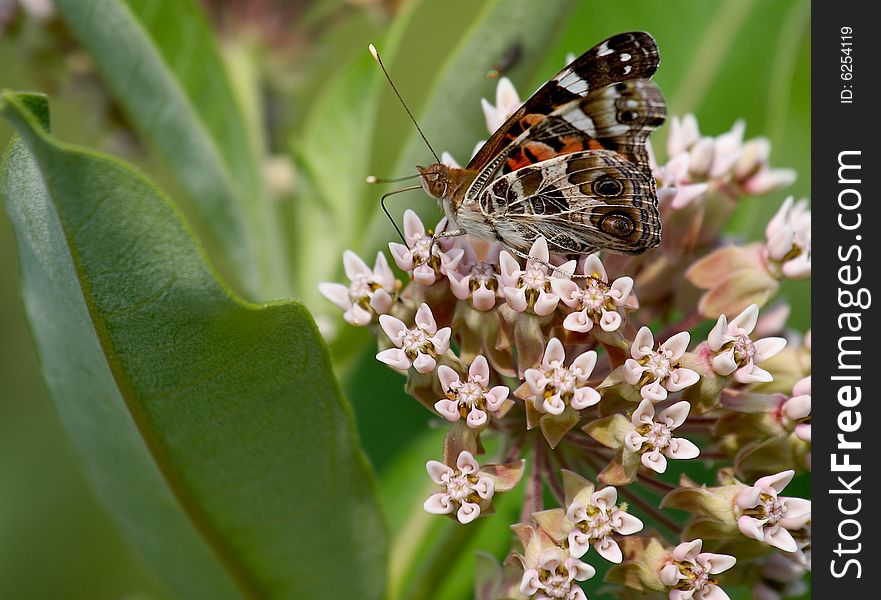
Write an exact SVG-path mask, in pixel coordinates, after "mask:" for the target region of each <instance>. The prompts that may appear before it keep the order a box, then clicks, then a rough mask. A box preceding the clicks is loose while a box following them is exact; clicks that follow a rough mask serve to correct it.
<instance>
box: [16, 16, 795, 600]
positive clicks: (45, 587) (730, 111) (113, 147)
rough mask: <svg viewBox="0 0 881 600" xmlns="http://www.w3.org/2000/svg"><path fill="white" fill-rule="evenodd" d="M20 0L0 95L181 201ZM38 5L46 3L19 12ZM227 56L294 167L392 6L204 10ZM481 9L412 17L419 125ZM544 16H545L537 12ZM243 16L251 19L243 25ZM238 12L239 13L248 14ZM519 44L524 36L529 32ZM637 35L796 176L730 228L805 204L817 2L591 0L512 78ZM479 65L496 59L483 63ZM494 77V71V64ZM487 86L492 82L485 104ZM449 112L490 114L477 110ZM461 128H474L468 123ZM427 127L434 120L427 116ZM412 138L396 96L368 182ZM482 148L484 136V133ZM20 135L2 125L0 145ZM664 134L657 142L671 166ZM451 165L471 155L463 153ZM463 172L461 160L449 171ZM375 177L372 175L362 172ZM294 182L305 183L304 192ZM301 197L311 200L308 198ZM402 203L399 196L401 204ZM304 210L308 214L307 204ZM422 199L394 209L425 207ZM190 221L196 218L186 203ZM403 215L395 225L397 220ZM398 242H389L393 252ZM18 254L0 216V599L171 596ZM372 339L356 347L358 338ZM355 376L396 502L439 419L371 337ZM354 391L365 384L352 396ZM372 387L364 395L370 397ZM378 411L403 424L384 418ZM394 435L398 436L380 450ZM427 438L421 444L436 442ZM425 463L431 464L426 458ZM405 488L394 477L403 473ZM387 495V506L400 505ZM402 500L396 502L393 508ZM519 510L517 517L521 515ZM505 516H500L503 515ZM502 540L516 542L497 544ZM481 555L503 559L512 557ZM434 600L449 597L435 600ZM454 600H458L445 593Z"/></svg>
mask: <svg viewBox="0 0 881 600" xmlns="http://www.w3.org/2000/svg"><path fill="white" fill-rule="evenodd" d="M15 4H16V2H11V1H10V0H0V87H8V88H15V89H32V90H40V91H46V92H48V93H50V95H51V102H52V111H53V126H54V132H55V134H56V135H57V136H58V137H59V139H62V140H64V141H67V142H71V143H76V144H80V145H83V146H87V147H90V148H94V149H99V150H103V151H107V152H111V153H114V154H117V155H121V156H123V157H124V158H125V159H126V160H129V161H132V162H134V163H135V164H137V165H138V166H139V167H140V168H141V169H142V170H144V171H145V172H146V173H148V174H149V175H150V177H151V178H153V180H154V181H156V182H157V183H158V184H159V185H160V187H162V188H163V189H165V190H166V191H167V192H168V193H169V194H171V195H172V196H173V197H174V196H175V193H176V191H177V189H176V186H175V184H174V182H173V181H172V179H171V177H170V176H169V174H168V173H167V172H166V170H165V168H164V167H163V166H162V165H161V164H160V163H159V161H158V159H157V158H156V157H155V156H153V155H152V154H151V153H150V151H149V150H148V149H147V148H146V147H145V145H144V144H143V143H142V142H141V141H140V140H139V139H138V138H137V135H136V134H134V133H133V132H132V131H131V129H130V128H129V126H128V124H127V122H126V120H125V117H124V116H123V114H122V113H121V112H120V110H119V109H118V107H117V106H116V105H115V103H114V102H113V99H112V97H111V96H110V95H109V93H108V92H107V90H106V88H105V86H104V84H103V82H102V80H101V78H100V77H99V76H98V75H97V74H96V73H95V71H94V67H93V65H92V63H91V60H90V58H89V57H88V55H87V54H86V53H85V52H84V51H82V50H81V49H80V48H79V47H78V45H77V44H76V42H74V41H73V40H72V38H71V37H70V35H69V34H68V33H67V32H66V31H65V28H64V25H63V23H61V22H59V21H58V20H57V19H55V18H53V17H51V15H50V16H45V17H40V16H33V15H28V14H27V13H26V11H23V10H22V9H21V7H18V8H16V7H15ZM23 4H28V5H40V4H41V3H39V2H36V3H35V2H28V3H23ZM205 4H206V6H207V7H208V14H209V15H210V18H212V19H213V22H214V23H216V25H217V28H218V32H219V36H220V39H221V42H222V44H223V47H224V49H225V50H226V51H227V53H228V54H227V55H228V56H238V55H237V54H235V52H236V51H237V50H238V49H241V48H242V47H246V48H247V49H248V56H249V57H250V59H252V60H254V61H255V62H256V63H258V64H260V65H262V67H261V68H262V72H261V73H260V76H261V77H263V78H265V79H266V80H267V82H268V84H266V85H265V98H264V100H265V109H266V113H267V118H270V117H271V120H270V121H269V122H270V123H271V130H270V135H269V136H268V142H267V143H268V144H269V145H270V146H271V150H272V152H273V153H276V154H281V155H284V154H285V153H287V152H288V151H289V149H290V147H291V144H290V141H291V140H294V141H295V140H296V137H297V134H298V132H299V128H300V127H301V126H302V124H303V122H304V119H305V116H306V115H307V114H308V113H309V111H310V109H311V104H312V102H313V101H314V99H315V98H316V97H317V96H318V92H319V90H321V88H322V86H323V84H324V83H325V82H326V81H327V78H328V73H329V72H331V71H333V70H334V69H336V68H338V67H339V66H341V65H345V64H348V63H349V62H350V61H351V60H352V59H353V58H354V57H356V56H357V55H359V54H360V53H363V52H364V48H365V47H366V44H367V43H368V42H370V41H374V40H376V39H378V38H379V37H380V36H381V35H382V34H383V33H384V32H385V31H386V30H387V29H388V26H389V22H390V19H391V16H390V15H391V14H392V13H394V12H395V10H396V9H397V7H396V6H395V3H386V4H383V3H381V2H375V3H374V2H370V1H364V2H351V3H348V2H336V1H323V2H314V3H306V2H283V1H281V0H279V1H277V2H268V1H258V0H253V1H242V2H232V1H230V2H227V3H224V2H219V1H212V2H207V1H206V2H205ZM482 5H483V3H482V2H474V1H470V0H450V1H444V2H437V1H426V2H423V3H421V4H420V5H419V6H417V7H416V8H415V12H414V13H413V16H412V21H411V23H410V25H409V26H408V28H407V29H406V32H405V34H404V36H403V39H402V42H401V50H400V52H399V53H398V58H397V59H396V60H395V61H394V62H393V64H392V65H391V68H392V71H393V75H394V77H395V80H396V81H397V83H398V85H399V87H400V88H401V91H402V93H403V94H404V96H405V98H406V99H407V100H408V102H409V103H410V105H411V106H412V107H413V108H414V110H415V112H416V114H417V115H418V114H419V107H420V106H421V105H422V104H423V102H425V101H426V99H427V98H428V95H429V93H430V92H431V89H432V85H431V84H432V81H434V79H435V77H436V76H437V73H438V72H439V71H440V70H441V68H442V66H443V64H444V61H445V57H447V56H448V55H449V54H450V53H451V52H452V51H453V50H454V48H456V46H457V43H458V41H459V40H460V39H461V37H462V36H463V35H464V33H465V32H466V31H467V30H468V28H469V26H470V25H471V23H472V22H473V21H474V19H475V16H476V15H478V14H479V13H480V11H481V9H482ZM540 6H541V4H540V3H536V10H541V8H540ZM248 7H251V9H253V10H250V11H249V10H246V9H247V8H248ZM243 15H244V16H243ZM523 27H524V29H526V28H528V27H529V23H523ZM629 29H644V30H647V31H650V32H651V33H652V34H653V35H654V36H655V37H656V39H657V40H658V45H659V47H660V50H661V56H662V62H661V67H660V70H659V71H658V74H657V76H656V80H657V82H658V84H659V85H660V87H661V89H662V90H663V91H664V93H665V95H666V97H667V100H668V103H669V105H670V113H671V114H683V113H684V112H687V111H694V112H695V113H696V114H697V116H698V119H699V122H700V125H701V131H702V133H705V134H708V135H717V134H719V133H722V132H723V131H725V130H727V129H728V128H729V127H730V126H731V124H732V123H733V122H734V121H735V120H736V119H738V118H745V119H746V121H747V137H748V138H749V137H754V136H758V135H764V136H767V137H769V138H770V139H771V141H772V143H773V151H772V155H771V162H772V165H773V166H777V167H792V168H795V169H796V170H797V171H798V173H799V179H798V181H797V182H796V183H795V185H794V186H792V187H791V188H790V189H789V190H785V191H783V192H779V193H775V194H772V195H770V196H769V197H767V198H759V199H747V200H745V201H744V202H743V203H742V206H741V208H740V210H739V211H738V213H737V215H736V216H735V219H734V220H733V222H732V224H731V228H730V229H731V231H733V232H737V233H738V234H739V235H741V236H742V237H747V238H749V239H758V238H760V237H761V236H762V232H763V229H764V225H765V223H766V222H767V220H768V218H770V216H771V215H772V214H773V213H774V211H775V210H776V208H777V207H778V206H779V204H780V202H781V201H782V199H783V197H785V195H787V194H790V193H791V194H794V195H795V196H796V197H800V196H807V194H808V193H809V190H810V170H809V167H810V141H811V138H810V128H809V124H810V62H809V57H810V37H809V34H810V3H809V2H808V0H781V1H778V2H774V3H767V2H758V1H755V0H752V1H750V0H728V1H701V0H678V1H668V2H663V3H661V2H656V1H653V0H639V1H629V2H614V3H612V2H607V1H583V2H579V3H577V5H576V7H575V9H574V10H573V12H572V13H571V16H570V17H569V18H567V19H566V22H565V26H564V27H563V28H562V30H561V31H560V32H559V35H558V36H556V37H555V38H554V39H549V40H548V43H547V52H546V55H545V56H544V58H543V59H542V62H541V66H540V68H538V69H536V70H535V72H531V71H530V72H523V71H521V70H520V69H518V67H517V66H516V65H514V66H513V67H512V68H511V71H510V73H509V76H510V77H511V78H512V80H513V81H514V82H515V84H516V85H517V87H518V90H519V91H520V92H521V96H523V97H525V96H527V95H528V92H529V91H530V90H533V89H535V88H536V87H537V86H538V85H539V84H540V83H542V82H543V81H544V80H545V79H546V78H547V77H549V76H551V75H552V74H553V73H554V72H556V71H557V70H558V69H559V67H561V66H562V65H563V63H564V57H565V56H566V54H567V53H568V52H573V53H576V54H577V53H580V52H582V51H583V50H585V49H586V48H588V47H590V46H591V45H593V44H594V43H596V42H598V41H599V40H601V39H602V38H604V37H606V36H608V35H610V34H613V33H617V32H620V31H625V30H629ZM474 58H475V60H486V57H474ZM495 62H497V59H495V60H492V61H491V62H490V64H494V63H495ZM494 86H495V83H494V82H493V81H491V80H489V79H487V81H486V82H485V86H484V96H485V97H487V98H488V99H490V100H491V101H492V100H493V97H494ZM456 110H461V111H463V113H464V112H468V113H469V114H470V115H471V117H476V118H477V120H478V121H482V118H481V117H480V114H481V113H480V105H479V97H474V98H473V99H472V101H471V102H470V103H469V104H467V105H464V106H458V107H456ZM471 117H469V121H470V122H473V121H474V120H475V119H474V118H471ZM421 119H422V120H426V121H427V120H429V119H430V117H427V116H422V117H421ZM410 127H411V126H410V125H409V123H408V122H407V121H406V119H405V117H404V115H403V113H402V111H401V108H400V107H399V106H398V105H397V103H396V102H395V101H394V99H393V97H392V96H391V94H390V93H388V92H384V94H383V96H382V100H381V108H380V111H379V115H378V129H377V135H376V136H375V140H374V142H373V145H372V154H371V158H370V166H371V171H372V172H375V173H377V174H380V175H385V174H391V173H392V171H393V169H394V166H395V159H396V158H397V156H398V153H399V150H400V148H401V146H402V145H403V142H404V140H406V139H408V138H409V136H410V135H411V129H410ZM473 134H474V135H473V139H474V141H476V140H478V139H481V137H484V136H485V131H482V130H477V129H475V130H474V132H473ZM10 135H11V133H10V128H9V127H8V126H7V125H6V124H5V123H3V122H0V145H2V146H3V147H4V148H5V146H6V143H7V141H8V139H9V137H10ZM665 136H666V128H664V129H662V130H661V131H660V132H659V133H658V135H656V136H655V148H656V150H657V151H658V153H659V155H660V156H661V157H663V147H664V146H663V139H664V138H665ZM456 150H459V151H460V153H461V149H456ZM457 158H459V159H460V160H464V159H465V158H466V157H465V156H462V155H461V154H460V155H458V156H457ZM365 175H366V173H365ZM295 180H297V181H298V180H299V178H295ZM304 198H305V200H304ZM403 198H407V199H406V200H405V199H403ZM300 201H308V195H307V194H303V195H302V196H301V197H300ZM423 202H424V199H423V198H421V197H418V196H417V195H416V194H413V195H412V196H406V197H402V199H401V200H399V201H398V204H399V206H407V205H411V204H410V203H412V204H416V203H423ZM183 208H184V210H185V212H190V211H188V209H187V206H186V205H184V206H183ZM398 212H400V210H399V211H398ZM393 235H394V232H393V231H392V230H391V228H389V239H392V238H393ZM17 277H18V276H17V266H16V255H15V246H14V241H13V239H12V231H11V229H10V226H9V223H8V222H7V220H6V216H5V214H3V215H2V216H0V340H2V341H0V598H2V599H4V600H5V599H7V598H9V599H19V598H22V599H35V600H36V599H43V598H46V599H49V598H52V599H57V598H69V599H79V598H82V599H86V598H88V599H103V598H107V599H110V598H141V597H144V598H162V597H163V592H162V589H161V584H160V583H159V582H158V580H157V579H156V578H155V577H154V576H153V575H152V574H151V573H150V572H149V571H147V569H146V568H145V567H144V566H143V564H142V563H141V562H140V560H139V559H138V557H137V556H136V555H135V553H134V551H133V550H132V549H131V548H130V547H129V546H128V545H127V544H126V542H125V541H124V540H123V539H122V538H121V536H120V534H119V533H118V532H117V530H116V529H115V527H114V525H113V524H112V523H111V522H110V521H109V519H108V518H107V517H106V516H105V514H104V512H103V511H102V509H101V507H100V505H99V504H98V503H97V501H96V500H95V498H94V497H93V496H92V494H91V493H90V490H89V487H88V484H87V483H86V482H85V480H84V479H83V476H82V475H81V472H80V469H79V467H78V465H77V458H76V456H75V453H74V451H73V450H72V447H71V446H70V444H69V443H68V442H67V440H66V438H65V436H64V433H63V431H62V430H61V428H60V425H59V423H58V421H57V418H56V416H55V413H54V409H53V407H52V404H51V402H50V399H49V398H48V397H47V394H46V392H45V390H44V388H43V386H42V384H41V381H40V376H39V370H38V365H37V361H36V357H35V353H34V349H33V345H32V343H31V340H30V338H29V334H28V327H27V324H26V322H25V319H24V313H23V309H22V306H21V302H20V298H19V293H18V281H17ZM809 289H810V288H809V283H808V282H799V283H793V284H787V285H786V286H785V287H784V290H783V293H784V295H786V296H787V298H788V300H789V301H790V303H791V304H792V305H793V314H792V317H791V320H790V325H791V327H792V328H793V329H795V330H797V331H804V330H805V329H806V328H807V327H808V326H809V315H810V298H809V293H810V292H809ZM297 294H298V295H301V296H303V297H304V298H305V299H306V300H307V301H308V302H309V303H310V304H311V306H312V308H313V309H314V311H315V313H316V315H317V316H318V317H319V318H321V319H323V320H325V321H327V322H330V321H328V320H333V321H332V322H333V323H335V325H336V326H337V327H341V326H342V325H341V320H339V314H338V312H337V311H336V310H335V309H334V308H333V307H332V306H330V305H329V303H325V302H323V301H322V300H320V299H318V298H317V295H316V294H315V292H314V288H313V289H311V290H307V289H305V286H304V288H303V289H300V290H297ZM362 333H363V332H362ZM353 339H354V340H355V342H353V344H354V346H357V347H359V348H362V351H361V352H360V355H359V356H357V357H355V358H354V359H352V360H351V364H350V366H349V367H348V369H347V376H346V380H345V381H344V385H345V387H346V390H347V393H348V395H349V398H350V399H351V401H352V402H353V404H354V405H355V409H356V412H357V414H358V420H359V429H360V431H361V435H362V439H363V441H364V444H365V447H366V449H367V452H368V454H369V455H370V457H371V459H372V461H373V463H374V465H375V467H376V469H377V471H378V473H379V475H380V477H381V478H382V480H383V490H384V493H385V494H386V496H387V497H390V498H393V497H394V492H393V490H394V489H396V488H395V486H396V485H407V483H408V482H410V481H412V480H413V477H414V475H413V473H412V472H411V470H410V469H411V467H412V466H413V465H415V466H416V467H417V470H416V473H415V478H417V479H416V480H417V481H419V482H420V485H421V484H422V482H421V479H422V478H423V473H422V471H421V467H419V466H418V465H419V464H420V463H423V462H424V461H425V460H426V458H427V455H426V451H425V450H412V451H409V448H410V445H411V444H417V445H418V446H419V447H428V448H434V447H436V446H437V444H436V440H435V439H432V440H431V442H433V443H434V446H432V445H431V443H429V445H428V446H426V442H425V436H426V435H428V436H432V435H433V434H435V435H434V437H435V438H436V432H430V431H428V427H429V415H428V414H427V413H426V412H425V411H424V409H423V408H421V407H420V406H419V405H418V404H417V403H415V402H413V401H412V400H409V399H407V398H406V397H405V396H404V395H403V393H402V391H401V386H402V380H401V379H400V378H399V377H398V376H397V375H395V374H394V373H392V372H390V371H388V370H387V369H384V368H380V367H379V366H378V365H377V364H376V362H375V361H374V360H373V352H374V350H373V348H372V345H371V343H370V341H369V340H368V339H367V337H366V336H365V335H358V334H356V335H354V336H353ZM354 381H357V382H358V384H357V385H354V384H353V383H346V382H354ZM368 390H369V391H368ZM377 402H381V403H382V405H383V406H384V407H389V406H392V407H394V409H393V410H389V409H388V408H384V409H381V410H377ZM389 431H395V435H393V436H390V435H388V432H389ZM426 432H427V433H426ZM431 452H433V450H432V451H428V454H430V453H431ZM402 472H403V473H407V475H401V473H402ZM390 490H391V491H390ZM392 502H393V500H392ZM515 512H516V511H515ZM498 518H499V519H502V518H503V515H499V517H498ZM502 541H504V542H505V544H506V543H507V540H504V539H503V540H502ZM498 546H499V544H496V545H495V546H494V547H491V548H488V549H489V550H490V551H492V552H494V553H496V554H497V556H499V557H501V556H502V555H503V553H504V548H503V547H498ZM439 597H441V596H439ZM443 597H444V598H446V597H451V598H452V597H453V596H443Z"/></svg>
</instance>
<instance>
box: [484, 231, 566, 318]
mask: <svg viewBox="0 0 881 600" xmlns="http://www.w3.org/2000/svg"><path fill="white" fill-rule="evenodd" d="M549 259H550V252H549V251H548V242H547V240H545V239H544V238H543V237H540V238H538V239H537V240H535V243H533V244H532V248H531V249H530V250H529V259H528V260H527V261H526V268H525V269H521V268H520V263H519V262H517V259H516V258H514V257H513V256H511V254H509V253H508V252H507V251H505V250H503V251H502V252H501V254H500V255H499V262H500V264H501V268H502V284H503V286H504V287H503V288H502V291H503V292H504V294H505V300H506V301H507V303H508V306H510V307H511V309H513V310H514V311H516V312H518V313H522V312H525V311H526V310H528V309H531V310H532V312H534V313H535V314H537V315H539V316H545V315H549V314H551V313H552V312H554V310H555V309H556V308H557V303H558V302H559V301H560V297H559V296H558V295H557V294H555V293H554V292H553V291H552V290H551V273H550V271H551V268H550V267H549V266H548V264H549V263H548V260H549ZM576 264H577V263H576V262H575V261H574V260H573V261H569V262H568V263H566V264H565V265H563V266H561V267H558V271H561V272H568V273H574V272H575V267H576Z"/></svg>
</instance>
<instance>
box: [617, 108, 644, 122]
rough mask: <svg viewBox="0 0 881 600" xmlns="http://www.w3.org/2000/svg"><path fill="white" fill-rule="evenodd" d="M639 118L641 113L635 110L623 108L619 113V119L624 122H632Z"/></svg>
mask: <svg viewBox="0 0 881 600" xmlns="http://www.w3.org/2000/svg"><path fill="white" fill-rule="evenodd" d="M638 118H639V113H638V112H636V111H635V110H622V111H621V112H620V113H618V120H619V121H620V122H622V123H632V122H633V121H635V120H637V119H638Z"/></svg>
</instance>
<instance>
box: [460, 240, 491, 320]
mask: <svg viewBox="0 0 881 600" xmlns="http://www.w3.org/2000/svg"><path fill="white" fill-rule="evenodd" d="M461 243H462V244H463V250H464V255H463V257H462V260H461V261H460V262H459V268H458V270H450V271H448V272H447V277H448V278H449V279H450V291H451V292H453V295H454V296H455V297H456V298H458V299H459V300H470V301H471V305H472V306H473V307H474V308H476V309H477V310H482V311H488V310H492V309H493V308H495V306H496V298H497V297H498V296H500V295H501V292H500V290H499V287H500V285H501V276H500V275H499V253H500V251H501V246H500V245H499V244H493V245H491V246H490V249H489V252H488V253H487V257H486V260H479V259H478V258H477V254H476V252H475V251H474V249H473V248H472V247H471V245H470V244H468V242H467V241H463V242H461Z"/></svg>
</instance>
